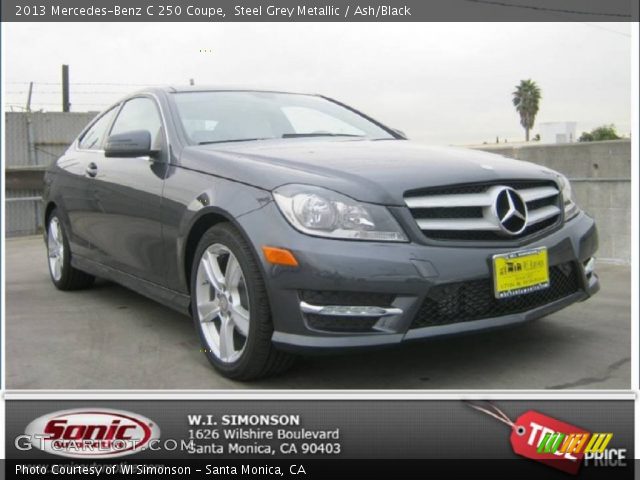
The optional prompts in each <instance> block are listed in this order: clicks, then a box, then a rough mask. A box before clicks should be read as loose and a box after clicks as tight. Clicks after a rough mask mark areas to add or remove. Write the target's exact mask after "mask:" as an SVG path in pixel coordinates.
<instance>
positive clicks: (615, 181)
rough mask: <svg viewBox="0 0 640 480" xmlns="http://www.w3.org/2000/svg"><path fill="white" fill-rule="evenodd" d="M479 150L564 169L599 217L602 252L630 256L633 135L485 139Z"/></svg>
mask: <svg viewBox="0 0 640 480" xmlns="http://www.w3.org/2000/svg"><path fill="white" fill-rule="evenodd" d="M477 149H478V150H484V151H487V152H492V153H497V154H500V155H504V156H506V157H511V158H517V159H519V160H525V161H528V162H533V163H537V164H539V165H544V166H546V167H549V168H552V169H554V170H557V171H559V172H561V173H563V174H565V175H566V176H567V177H568V178H569V179H570V180H571V185H572V187H573V191H574V196H575V199H576V201H577V203H578V205H580V207H581V208H582V209H583V210H585V211H587V212H588V213H589V214H590V215H591V216H593V217H594V218H595V219H596V222H597V224H598V231H599V234H600V249H599V251H598V257H599V258H601V259H603V260H605V259H608V260H614V261H618V262H624V263H630V261H631V141H630V140H614V141H607V142H585V143H573V144H561V145H538V144H532V145H518V146H508V145H500V146H498V145H495V146H491V145H483V146H480V147H477Z"/></svg>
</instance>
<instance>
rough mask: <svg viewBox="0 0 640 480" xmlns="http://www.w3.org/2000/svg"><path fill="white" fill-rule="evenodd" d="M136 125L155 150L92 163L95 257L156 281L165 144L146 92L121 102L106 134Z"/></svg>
mask: <svg viewBox="0 0 640 480" xmlns="http://www.w3.org/2000/svg"><path fill="white" fill-rule="evenodd" d="M136 130H146V131H148V132H149V133H150V134H151V146H152V149H154V150H155V151H156V152H157V153H156V154H154V155H151V156H143V157H125V158H119V157H107V156H105V155H104V154H103V155H102V156H101V158H99V159H96V160H95V162H93V165H91V166H92V167H94V169H95V170H94V172H93V195H94V199H95V201H94V203H93V204H94V206H95V208H94V211H93V212H92V218H91V228H92V245H93V247H94V251H93V257H94V260H95V261H97V262H99V263H101V264H103V265H106V266H108V267H111V268H114V269H117V270H119V271H120V272H124V273H127V274H130V275H134V276H136V277H138V278H141V279H144V280H148V281H150V282H153V283H157V284H164V283H165V263H164V262H158V261H157V260H158V258H162V252H163V242H162V188H163V182H164V172H166V169H165V168H158V167H161V165H162V164H165V163H166V162H167V158H168V154H167V153H168V148H167V142H166V134H165V129H164V125H163V122H162V115H161V113H160V107H159V105H158V104H157V102H156V100H155V99H154V98H153V97H151V96H138V97H134V98H131V99H129V100H127V101H125V102H124V103H123V105H122V107H121V109H120V111H119V112H118V115H117V117H116V119H115V120H114V122H113V125H112V127H111V131H110V135H115V134H121V133H126V132H131V131H136Z"/></svg>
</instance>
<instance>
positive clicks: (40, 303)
mask: <svg viewBox="0 0 640 480" xmlns="http://www.w3.org/2000/svg"><path fill="white" fill-rule="evenodd" d="M598 273H599V275H600V279H601V282H602V290H601V291H600V293H599V294H598V295H596V296H595V297H594V298H592V299H590V300H589V301H587V302H584V303H579V304H576V305H573V306H571V307H569V308H567V309H565V310H563V311H561V312H558V313H556V314H554V315H551V316H549V317H546V318H543V319H541V320H538V321H536V322H532V323H529V324H526V325H523V326H520V327H516V328H512V329H508V330H500V331H493V332H487V333H483V334H475V335H468V336H463V337H449V338H442V339H434V340H429V341H425V342H420V343H413V344H408V345H404V346H401V347H396V348H392V349H388V350H377V351H368V352H364V353H354V354H348V355H337V356H320V357H309V358H301V359H300V361H299V362H298V363H297V364H296V366H295V367H294V368H293V369H292V370H291V371H290V372H288V373H286V374H285V375H283V376H280V377H278V378H271V379H267V380H264V381H260V382H254V383H249V384H246V383H245V384H243V383H237V382H233V381H230V380H227V379H225V378H223V377H221V376H220V375H218V374H217V373H216V372H215V371H214V370H213V369H212V368H211V367H210V366H209V363H208V362H207V360H206V359H205V357H204V355H203V354H202V353H200V352H199V348H200V346H199V343H198V339H197V336H196V333H195V331H194V329H193V326H192V324H191V321H190V319H188V318H187V317H184V316H181V315H179V314H177V313H174V312H173V311H171V310H169V309H168V308H165V307H163V306H161V305H159V304H157V303H155V302H153V301H151V300H148V299H146V298H145V297H142V296H140V295H138V294H136V293H133V292H131V291H129V290H127V289H125V288H123V287H120V286H118V285H115V284H112V283H108V282H104V281H101V282H98V283H97V284H96V286H95V287H94V288H93V289H90V290H85V291H79V292H59V291H57V290H56V289H55V288H54V287H53V285H52V284H51V281H50V280H49V274H48V271H47V267H46V259H45V250H44V244H43V242H42V239H41V238H40V237H27V238H20V239H8V240H7V245H6V338H7V341H6V348H7V352H6V362H7V365H6V374H7V379H6V386H7V388H8V389H201V390H202V389H236V388H260V389H281V388H284V389H500V390H506V389H627V388H630V376H631V373H630V368H631V367H630V357H631V352H630V349H631V345H630V323H631V320H630V298H631V297H630V295H631V293H630V269H629V267H627V266H619V265H603V264H600V265H599V266H598Z"/></svg>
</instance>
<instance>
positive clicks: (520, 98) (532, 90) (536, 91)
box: [512, 79, 542, 142]
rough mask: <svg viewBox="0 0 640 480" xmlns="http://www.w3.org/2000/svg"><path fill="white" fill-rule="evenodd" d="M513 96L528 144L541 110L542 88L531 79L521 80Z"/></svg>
mask: <svg viewBox="0 0 640 480" xmlns="http://www.w3.org/2000/svg"><path fill="white" fill-rule="evenodd" d="M512 95H513V105H514V106H515V107H516V111H517V112H518V114H520V125H522V127H523V128H524V131H525V136H526V139H527V142H528V141H529V132H530V131H531V129H532V128H533V124H534V123H535V121H536V115H537V113H538V110H539V108H540V99H541V98H542V94H541V91H540V87H538V85H537V84H536V82H534V81H533V80H531V79H528V80H521V81H520V84H519V85H517V86H516V90H515V92H513V94H512Z"/></svg>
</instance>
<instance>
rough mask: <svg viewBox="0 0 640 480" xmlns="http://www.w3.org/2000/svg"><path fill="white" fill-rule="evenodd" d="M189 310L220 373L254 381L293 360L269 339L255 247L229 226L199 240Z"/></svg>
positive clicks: (268, 320) (266, 302)
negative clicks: (253, 249)
mask: <svg viewBox="0 0 640 480" xmlns="http://www.w3.org/2000/svg"><path fill="white" fill-rule="evenodd" d="M191 310H192V315H193V319H194V323H195V326H196V330H197V331H198V334H199V336H200V340H201V343H202V346H203V351H204V353H205V355H206V356H207V358H208V359H209V361H210V362H211V364H212V365H213V366H214V367H215V368H216V369H217V370H218V371H219V372H221V373H222V374H223V375H224V376H226V377H229V378H234V379H238V380H252V379H257V378H261V377H266V376H270V375H274V374H277V373H280V372H282V371H284V370H286V369H287V368H289V367H290V365H291V364H292V360H293V357H292V356H291V355H289V354H287V353H284V352H281V351H279V350H276V349H275V347H274V346H273V344H272V342H271V335H272V334H273V324H272V322H271V311H270V308H269V300H268V297H267V292H266V289H265V286H264V281H263V279H262V273H261V271H260V268H259V266H258V263H257V261H256V259H255V256H254V254H253V251H252V250H251V248H250V247H249V245H248V244H247V242H246V241H245V240H244V239H243V238H242V236H241V235H240V232H238V230H237V229H236V228H234V227H233V226H231V225H229V224H226V223H225V224H218V225H216V226H214V227H211V228H210V229H209V230H207V232H206V233H205V234H204V235H203V236H202V238H201V239H200V242H199V244H198V248H197V250H196V254H195V256H194V262H193V265H192V269H191Z"/></svg>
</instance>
